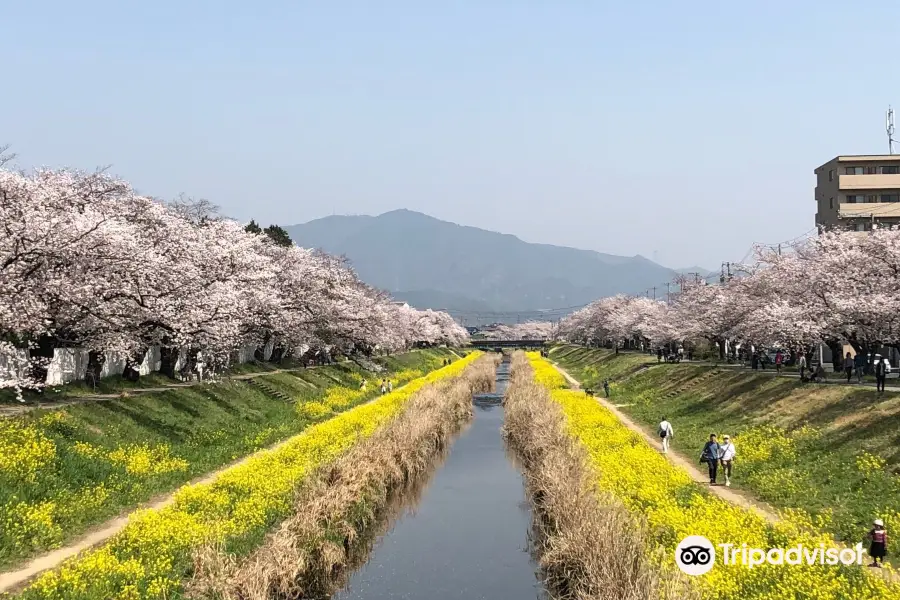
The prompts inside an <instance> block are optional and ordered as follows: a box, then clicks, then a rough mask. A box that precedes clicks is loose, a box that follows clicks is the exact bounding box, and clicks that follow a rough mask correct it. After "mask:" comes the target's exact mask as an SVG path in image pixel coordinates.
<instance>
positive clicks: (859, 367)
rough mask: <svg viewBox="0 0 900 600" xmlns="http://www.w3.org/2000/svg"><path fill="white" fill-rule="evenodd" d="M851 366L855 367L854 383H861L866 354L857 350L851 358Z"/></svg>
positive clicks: (864, 369)
mask: <svg viewBox="0 0 900 600" xmlns="http://www.w3.org/2000/svg"><path fill="white" fill-rule="evenodd" d="M853 366H854V368H855V369H856V383H862V380H863V374H864V373H865V371H866V355H865V354H863V353H862V352H857V353H856V356H855V357H854V358H853Z"/></svg>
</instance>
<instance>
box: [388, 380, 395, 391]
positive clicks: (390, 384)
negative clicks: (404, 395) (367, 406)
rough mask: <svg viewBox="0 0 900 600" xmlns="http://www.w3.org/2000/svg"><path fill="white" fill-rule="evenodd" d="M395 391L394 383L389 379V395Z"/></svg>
mask: <svg viewBox="0 0 900 600" xmlns="http://www.w3.org/2000/svg"><path fill="white" fill-rule="evenodd" d="M393 391H394V382H393V381H391V380H390V379H388V394H390V393H391V392H393Z"/></svg>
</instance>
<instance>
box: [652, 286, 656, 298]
mask: <svg viewBox="0 0 900 600" xmlns="http://www.w3.org/2000/svg"><path fill="white" fill-rule="evenodd" d="M653 299H654V300H656V286H655V285H654V286H653Z"/></svg>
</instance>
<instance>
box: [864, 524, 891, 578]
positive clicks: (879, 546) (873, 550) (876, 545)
mask: <svg viewBox="0 0 900 600" xmlns="http://www.w3.org/2000/svg"><path fill="white" fill-rule="evenodd" d="M868 537H869V539H870V540H872V545H871V546H869V556H871V557H872V564H871V565H869V566H870V567H878V568H881V565H882V564H883V563H884V556H885V554H887V530H886V529H885V528H884V521H882V520H881V519H875V523H874V526H873V527H872V529H871V530H869V535H868ZM879 561H881V562H879Z"/></svg>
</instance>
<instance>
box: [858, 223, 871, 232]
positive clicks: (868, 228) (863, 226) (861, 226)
mask: <svg viewBox="0 0 900 600" xmlns="http://www.w3.org/2000/svg"><path fill="white" fill-rule="evenodd" d="M853 230H854V231H872V224H871V223H857V224H856V225H854V226H853Z"/></svg>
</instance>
